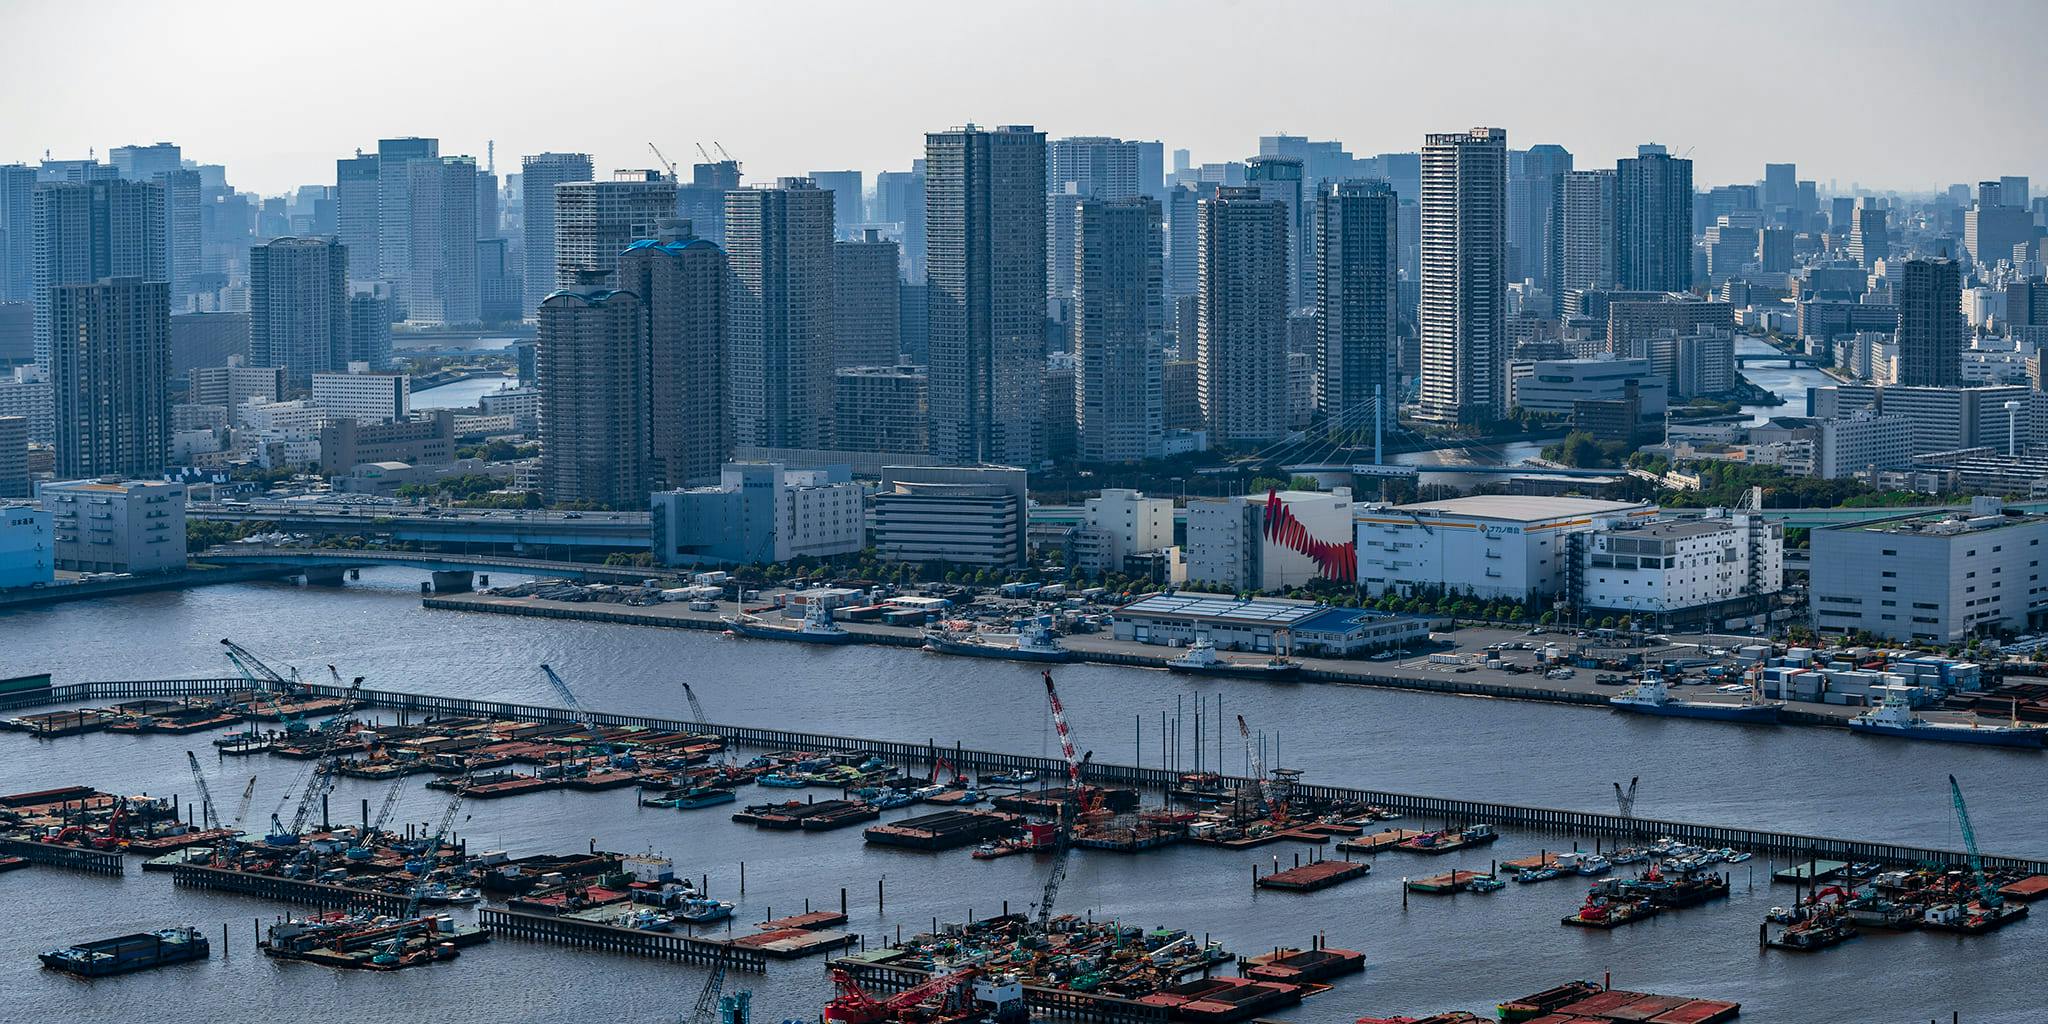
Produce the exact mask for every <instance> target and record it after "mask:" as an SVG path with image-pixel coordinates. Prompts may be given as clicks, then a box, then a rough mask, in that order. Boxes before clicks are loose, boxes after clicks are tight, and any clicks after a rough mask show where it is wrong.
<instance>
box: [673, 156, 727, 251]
mask: <svg viewBox="0 0 2048 1024" xmlns="http://www.w3.org/2000/svg"><path fill="white" fill-rule="evenodd" d="M738 187H740V165H739V161H737V160H719V161H715V162H712V163H704V164H692V165H690V183H689V184H687V185H680V184H679V185H677V186H676V214H677V215H678V216H680V217H682V218H683V219H684V220H686V221H689V222H690V230H691V231H693V232H696V234H697V237H699V238H704V239H708V240H710V242H711V244H713V245H724V244H725V194H726V193H727V192H730V191H732V190H733V189H736V188H738Z"/></svg>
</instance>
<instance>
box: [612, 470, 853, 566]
mask: <svg viewBox="0 0 2048 1024" xmlns="http://www.w3.org/2000/svg"><path fill="white" fill-rule="evenodd" d="M649 500H650V502H651V508H652V513H653V529H654V553H655V557H657V558H659V559H660V560H661V561H662V563H663V564H665V565H703V564H718V565H734V564H744V563H750V562H757V563H761V564H764V565H772V564H775V563H778V562H786V561H789V560H790V559H792V558H826V557H830V556H832V555H845V554H852V553H854V552H857V551H859V550H860V549H861V547H862V546H863V543H864V541H865V540H866V537H867V522H866V518H865V516H864V510H863V507H862V489H861V486H860V485H859V484H857V483H854V482H853V476H852V473H851V471H850V470H848V469H847V467H845V466H828V467H826V468H823V469H807V470H798V469H786V468H784V467H783V466H782V465H781V464H780V463H773V462H766V463H762V462H745V463H727V464H726V465H725V467H724V468H723V469H722V470H721V471H720V473H719V482H718V486H716V487H689V488H683V489H680V490H674V491H659V492H656V493H655V494H654V495H653V496H652V497H651V498H650V499H649Z"/></svg>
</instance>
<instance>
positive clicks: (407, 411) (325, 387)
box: [313, 363, 412, 423]
mask: <svg viewBox="0 0 2048 1024" xmlns="http://www.w3.org/2000/svg"><path fill="white" fill-rule="evenodd" d="M313 404H314V405H317V406H319V407H320V408H322V409H325V410H327V413H328V415H329V416H332V417H336V418H341V419H351V420H355V421H356V422H357V423H390V422H392V421H394V420H403V419H406V418H407V417H410V416H411V415H412V378H411V377H409V376H407V375H406V374H403V373H371V372H370V364H368V363H350V364H349V367H348V372H347V373H315V374H313Z"/></svg>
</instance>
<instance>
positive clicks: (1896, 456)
mask: <svg viewBox="0 0 2048 1024" xmlns="http://www.w3.org/2000/svg"><path fill="white" fill-rule="evenodd" d="M1813 430H1814V438H1813V475H1814V476H1817V477H1820V478H1822V479H1825V480H1839V479H1842V478H1843V477H1851V476H1857V475H1860V474H1865V473H1871V472H1876V471H1882V470H1887V469H1905V468H1907V467H1909V466H1911V465H1912V464H1913V421H1912V419H1910V418H1909V417H1906V416H1904V415H1901V414H1898V413H1880V412H1877V411H1875V410H1873V409H1859V410H1857V411H1856V412H1855V413H1854V414H1852V415H1849V416H1842V417H1838V418H1836V419H1831V420H1820V421H1818V422H1816V423H1815V424H1814V428H1813Z"/></svg>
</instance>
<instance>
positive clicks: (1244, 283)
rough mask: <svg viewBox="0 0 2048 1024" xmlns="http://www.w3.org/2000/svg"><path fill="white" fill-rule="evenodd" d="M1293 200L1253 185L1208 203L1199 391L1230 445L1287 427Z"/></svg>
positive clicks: (1215, 428)
mask: <svg viewBox="0 0 2048 1024" xmlns="http://www.w3.org/2000/svg"><path fill="white" fill-rule="evenodd" d="M1289 227H1290V225H1289V224H1288V216H1287V204H1286V203H1285V202H1284V201H1282V200H1279V199H1269V198H1267V197H1265V196H1264V195H1262V194H1261V193H1260V192H1259V190H1258V189H1255V188H1251V187H1249V186H1242V187H1239V186H1225V187H1223V188H1219V189H1217V190H1216V198H1214V199H1204V200H1202V202H1201V208H1200V218H1199V228H1198V232H1197V233H1198V235H1199V238H1200V241H1199V246H1198V248H1199V250H1200V261H1201V272H1200V276H1201V284H1200V287H1199V289H1198V290H1197V293H1196V294H1197V296H1198V299H1197V303H1198V309H1199V312H1198V314H1197V316H1198V318H1199V322H1200V328H1199V340H1198V342H1197V345H1196V349H1197V351H1196V360H1197V363H1198V366H1197V369H1196V389H1197V391H1198V393H1199V395H1200V399H1201V404H1202V419H1203V420H1204V422H1206V423H1207V424H1208V427H1209V431H1210V434H1211V436H1212V437H1213V438H1214V439H1215V440H1217V441H1218V442H1221V443H1224V444H1239V443H1245V442H1252V443H1257V442H1262V441H1271V440H1273V439H1274V438H1277V437H1279V436H1281V435H1282V434H1284V433H1286V431H1287V419H1288V411H1289V410H1288V388H1287V312H1288V309H1289V308H1290V307H1289V305H1288V300H1287V290H1288V287H1289V275H1288V273H1287V254H1288V251H1289V249H1290V247H1291V246H1292V245H1293V236H1292V235H1291V234H1290V233H1289V230H1288V229H1289Z"/></svg>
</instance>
